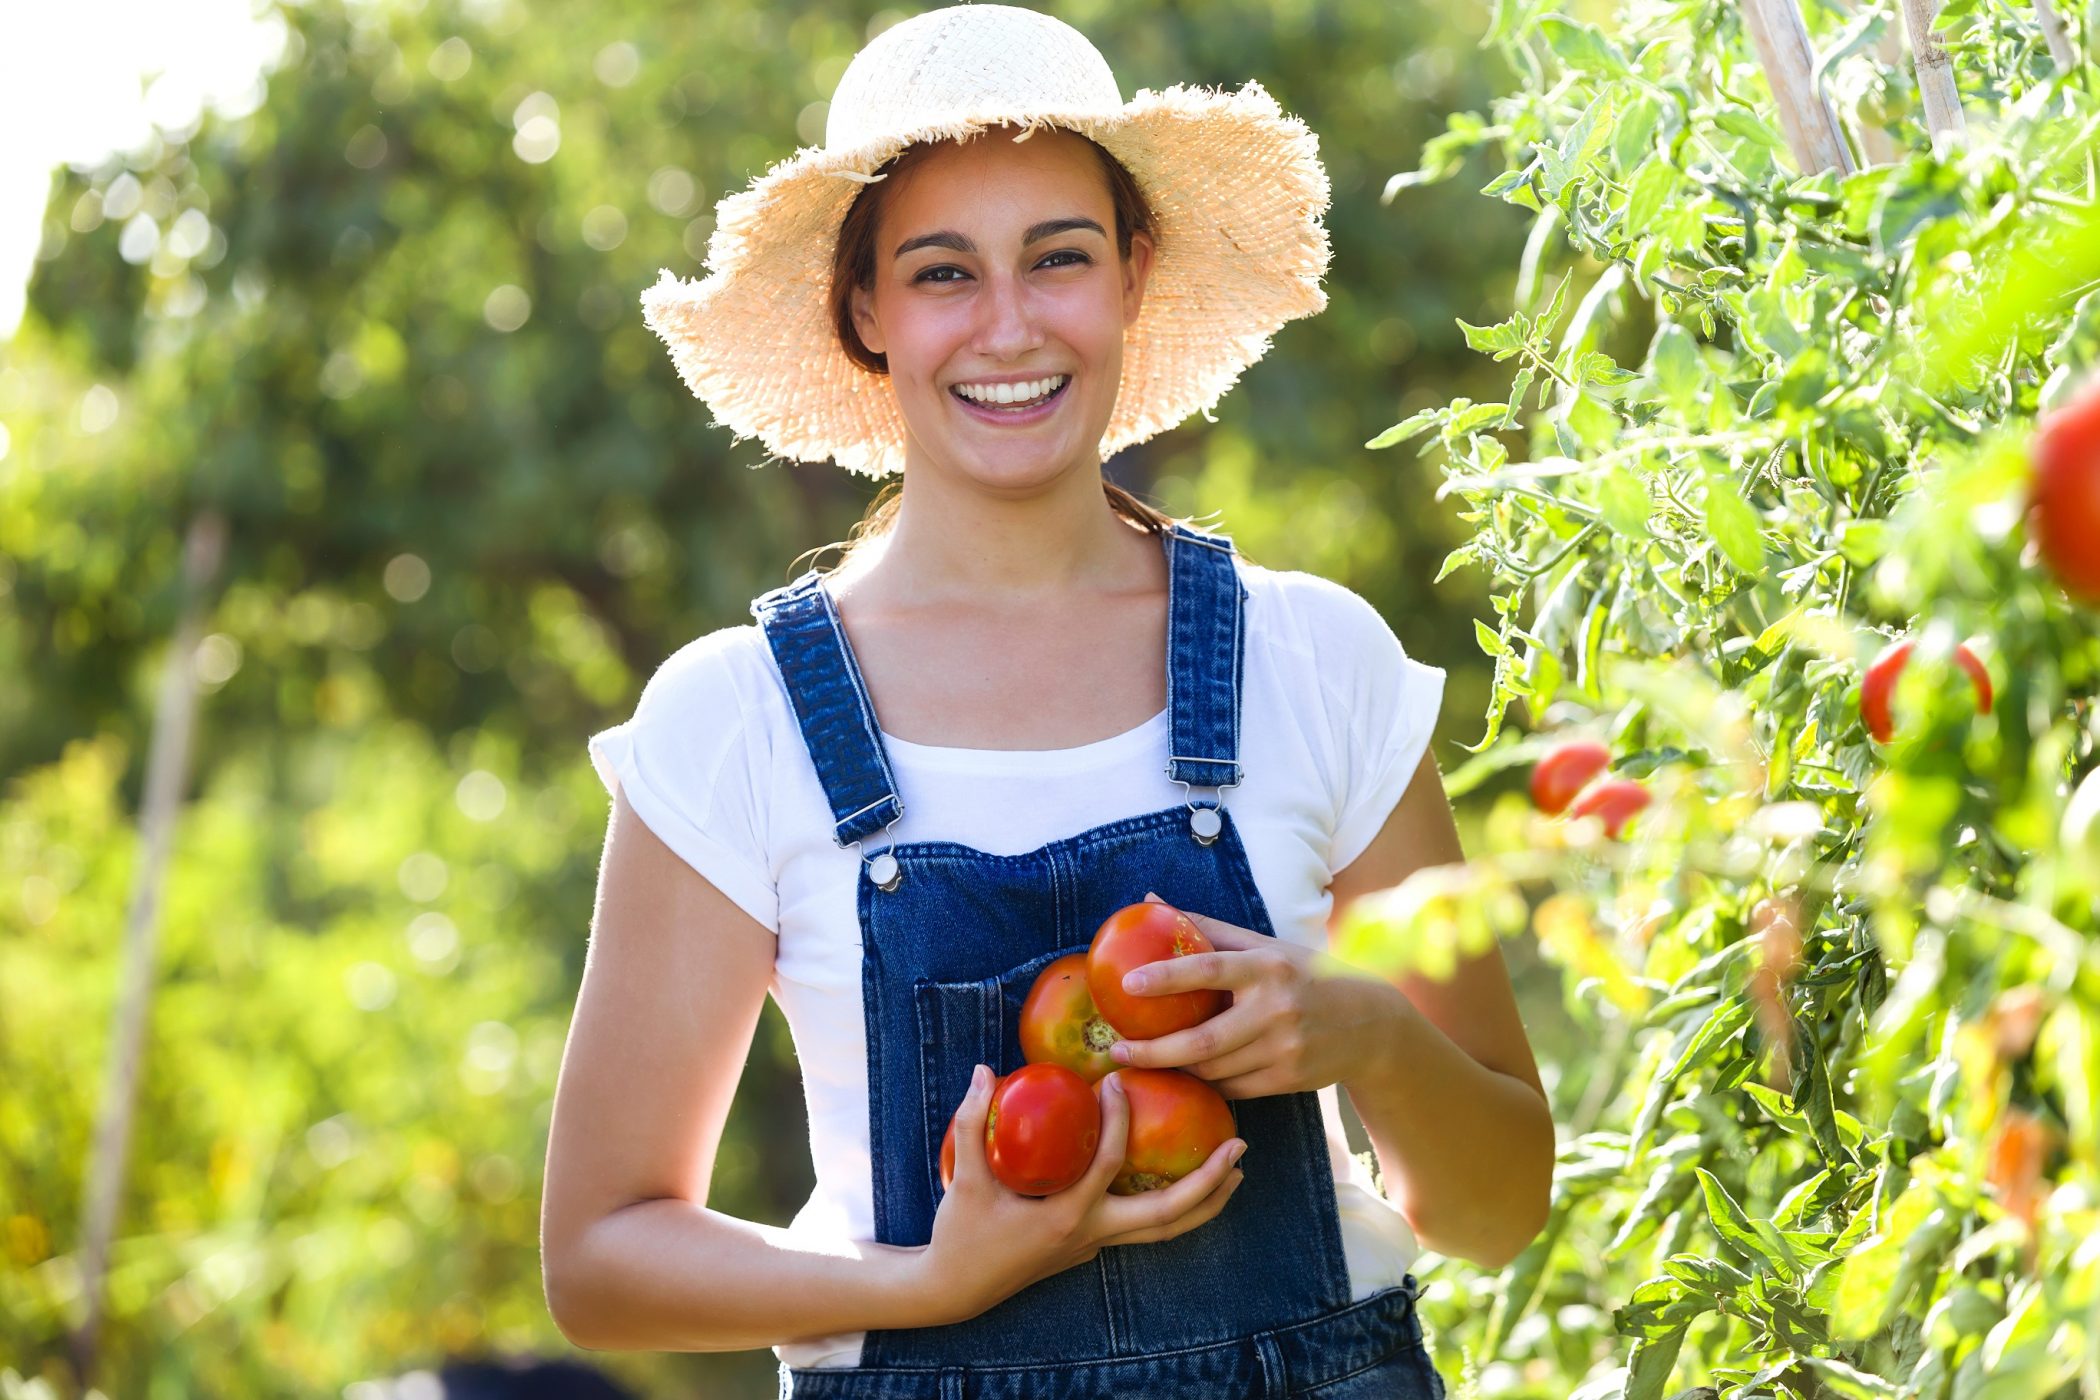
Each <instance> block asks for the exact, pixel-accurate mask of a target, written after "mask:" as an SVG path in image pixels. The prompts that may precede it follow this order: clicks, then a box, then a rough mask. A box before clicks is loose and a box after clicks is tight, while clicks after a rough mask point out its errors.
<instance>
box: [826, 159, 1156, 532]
mask: <svg viewBox="0 0 2100 1400" xmlns="http://www.w3.org/2000/svg"><path fill="white" fill-rule="evenodd" d="M1073 134H1074V135H1077V134H1078V133H1076V132H1075V133H1073ZM1080 139H1081V140H1083V141H1086V143H1087V145H1088V146H1089V147H1091V148H1092V149H1093V152H1094V156H1095V159H1096V160H1097V161H1098V162H1099V163H1100V166H1101V173H1102V175H1103V176H1104V177H1105V178H1106V179H1107V181H1108V194H1109V200H1110V203H1111V204H1112V205H1113V206H1114V208H1115V216H1116V252H1117V254H1118V256H1120V257H1121V258H1122V259H1123V261H1125V262H1128V261H1130V244H1131V237H1132V235H1134V234H1137V233H1141V232H1142V233H1145V234H1147V235H1151V236H1155V237H1156V236H1157V234H1156V232H1155V220H1154V217H1153V213H1152V205H1151V202H1150V201H1148V200H1147V199H1146V198H1145V192H1144V190H1142V189H1140V188H1139V187H1138V182H1137V180H1136V179H1135V178H1133V177H1132V175H1131V173H1130V172H1129V171H1128V170H1126V169H1124V168H1123V163H1122V162H1121V161H1119V160H1117V159H1116V158H1115V157H1114V156H1112V155H1110V154H1109V153H1108V152H1107V151H1105V150H1103V149H1102V148H1101V146H1100V145H1099V144H1098V143H1097V142H1095V141H1092V140H1090V139H1088V138H1087V137H1084V136H1081V137H1080ZM935 148H936V147H935V143H933V142H927V141H921V142H918V143H916V144H914V145H910V146H907V147H905V148H904V149H903V150H902V151H900V152H898V153H897V154H896V155H895V156H893V157H891V158H890V159H889V160H888V161H886V162H884V163H883V164H882V165H881V166H880V167H879V168H877V170H876V171H875V173H876V174H878V175H887V176H901V175H905V174H907V173H909V172H910V171H911V169H912V168H913V167H914V166H916V165H918V164H919V163H920V162H921V161H923V160H925V159H926V157H927V156H928V155H930V154H931V153H932V152H933V151H934V149H935ZM891 183H892V181H891V180H887V179H885V180H879V181H877V182H875V183H873V184H868V185H863V186H862V187H861V192H860V193H859V194H858V195H857V196H855V197H854V200H853V205H852V207H851V208H849V209H848V210H847V211H846V217H845V220H844V221H843V222H842V223H841V224H840V225H839V236H838V244H837V247H836V248H835V250H834V251H833V253H832V259H831V323H832V326H833V328H834V330H836V332H837V333H838V339H839V345H840V347H841V348H843V349H844V350H845V352H846V358H847V359H849V360H851V361H853V363H855V364H857V365H859V366H860V367H861V368H862V369H864V370H867V371H868V372H869V373H871V374H882V375H886V374H888V373H889V372H890V363H889V356H887V355H878V354H876V353H875V352H874V351H872V350H870V349H868V347H867V346H866V345H864V344H862V343H861V338H860V331H859V330H858V329H857V328H856V327H855V326H854V324H853V291H854V289H855V288H856V287H857V288H859V289H860V290H862V291H868V290H871V289H873V287H874V285H875V227H876V225H877V224H878V223H879V222H880V221H881V219H882V201H883V199H884V192H885V191H886V190H887V189H888V187H889V186H890V184H891ZM1101 489H1102V490H1103V492H1105V493H1106V494H1107V496H1108V503H1109V505H1110V507H1111V508H1112V509H1114V510H1115V511H1116V513H1117V514H1119V515H1121V516H1123V517H1124V518H1125V519H1127V520H1129V521H1131V522H1132V523H1134V524H1136V525H1138V526H1140V527H1142V528H1143V529H1145V530H1146V531H1148V532H1149V533H1151V534H1154V535H1163V534H1165V533H1166V532H1167V530H1168V529H1169V528H1170V527H1171V526H1172V525H1173V524H1174V517H1172V516H1170V515H1168V514H1167V513H1166V512H1165V511H1163V510H1161V509H1159V508H1158V507H1157V506H1154V505H1152V504H1150V503H1149V502H1146V501H1142V500H1139V499H1138V498H1137V497H1136V496H1134V495H1132V494H1131V493H1130V492H1128V491H1126V490H1124V489H1123V488H1122V487H1120V486H1118V485H1116V484H1115V483H1114V482H1112V481H1106V480H1104V481H1103V482H1102V483H1101ZM902 492H903V487H902V485H901V484H900V483H899V482H897V481H895V480H891V481H888V482H885V483H884V484H883V487H882V489H881V490H880V491H878V492H876V493H875V499H874V500H872V501H870V502H869V503H868V509H867V512H866V514H864V515H863V516H862V517H861V519H860V521H859V523H858V524H856V525H855V526H854V527H853V530H852V532H851V533H850V534H849V535H848V536H847V538H846V541H845V544H844V552H843V553H842V554H840V556H839V559H838V562H837V563H836V564H834V565H833V566H832V569H831V571H832V572H836V571H837V570H838V569H841V568H843V567H845V564H846V561H847V560H849V559H851V558H852V557H853V553H854V551H855V550H856V549H858V548H860V547H861V546H862V545H864V544H867V543H868V542H870V541H871V540H877V539H880V538H881V537H882V536H884V535H886V534H888V533H889V532H890V530H891V529H892V528H893V527H894V526H895V525H896V521H897V508H898V505H899V504H900V502H901V497H902ZM837 547H838V546H834V545H824V546H821V547H819V548H818V549H814V550H810V551H809V552H808V554H805V555H804V556H803V557H804V558H807V557H808V556H809V554H821V553H822V552H823V551H824V550H826V549H832V548H837ZM798 562H799V561H798Z"/></svg>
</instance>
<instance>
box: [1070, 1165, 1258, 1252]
mask: <svg viewBox="0 0 2100 1400" xmlns="http://www.w3.org/2000/svg"><path fill="white" fill-rule="evenodd" d="M1206 1165H1208V1164H1206ZM1245 1179H1246V1173H1244V1172H1242V1171H1240V1170H1239V1169H1238V1168H1236V1167H1235V1168H1232V1169H1230V1170H1227V1171H1223V1172H1220V1173H1219V1174H1218V1175H1217V1176H1216V1178H1215V1179H1213V1178H1211V1177H1209V1176H1206V1175H1204V1174H1203V1173H1202V1172H1196V1173H1192V1174H1190V1175H1188V1176H1185V1177H1183V1178H1182V1179H1181V1180H1179V1181H1177V1182H1175V1183H1174V1185H1173V1186H1170V1187H1168V1188H1167V1190H1168V1191H1178V1190H1179V1189H1180V1188H1182V1187H1184V1186H1188V1185H1189V1184H1190V1183H1192V1182H1194V1183H1198V1185H1199V1186H1200V1185H1201V1183H1203V1182H1206V1181H1207V1182H1209V1183H1210V1188H1209V1190H1207V1191H1205V1192H1204V1193H1203V1194H1202V1195H1200V1196H1198V1197H1196V1199H1195V1200H1194V1203H1193V1204H1191V1205H1189V1206H1188V1207H1187V1208H1186V1209H1181V1210H1175V1211H1173V1212H1171V1213H1169V1214H1167V1215H1166V1218H1164V1219H1162V1220H1160V1221H1158V1222H1157V1223H1154V1224H1150V1225H1142V1226H1139V1227H1137V1228H1135V1229H1132V1230H1128V1231H1125V1232H1123V1233H1121V1234H1117V1235H1111V1236H1110V1237H1108V1238H1107V1239H1104V1240H1103V1241H1101V1243H1102V1244H1103V1245H1111V1244H1152V1243H1154V1242H1156V1241H1159V1240H1170V1239H1173V1238H1174V1237H1175V1236H1176V1235H1183V1234H1187V1233H1188V1232H1189V1231H1190V1230H1193V1229H1195V1228H1196V1227H1197V1226H1198V1225H1202V1224H1206V1223H1208V1222H1209V1221H1211V1220H1213V1219H1215V1218H1216V1217H1217V1215H1218V1213H1219V1212H1220V1211H1222V1210H1224V1209H1225V1203H1226V1202H1227V1201H1229V1200H1231V1199H1232V1193H1233V1192H1234V1191H1236V1190H1238V1189H1239V1185H1240V1183H1241V1182H1242V1181H1244V1180H1245ZM1145 1194H1146V1196H1164V1195H1165V1194H1166V1193H1165V1192H1162V1191H1148V1192H1146V1193H1145ZM1136 1199H1138V1200H1141V1201H1142V1200H1144V1197H1138V1198H1136Z"/></svg>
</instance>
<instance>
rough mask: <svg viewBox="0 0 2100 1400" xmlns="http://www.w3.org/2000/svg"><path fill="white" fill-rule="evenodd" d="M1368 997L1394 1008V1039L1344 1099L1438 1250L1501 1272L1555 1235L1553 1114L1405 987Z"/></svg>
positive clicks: (1393, 1189)
mask: <svg viewBox="0 0 2100 1400" xmlns="http://www.w3.org/2000/svg"><path fill="white" fill-rule="evenodd" d="M1364 985H1365V988H1366V992H1367V994H1369V995H1373V996H1377V997H1379V998H1380V999H1381V1000H1383V1001H1386V1002H1387V1005H1388V1010H1389V1015H1388V1016H1387V1018H1386V1022H1387V1026H1388V1028H1389V1029H1388V1030H1387V1032H1386V1033H1385V1034H1383V1035H1381V1036H1379V1037H1378V1038H1377V1043H1376V1046H1375V1048H1373V1050H1372V1052H1371V1053H1370V1054H1369V1055H1368V1056H1367V1058H1366V1061H1365V1066H1364V1070H1363V1072H1362V1073H1361V1074H1358V1075H1356V1076H1353V1077H1351V1078H1349V1079H1346V1080H1344V1081H1343V1087H1344V1088H1346V1089H1347V1090H1348V1091H1349V1100H1350V1102H1351V1103H1353V1104H1354V1105H1355V1106H1356V1113H1357V1116H1358V1117H1359V1118H1361V1119H1362V1120H1363V1124H1364V1131H1365V1133H1366V1135H1367V1136H1369V1137H1370V1139H1371V1146H1372V1147H1373V1149H1375V1151H1376V1152H1377V1154H1378V1167H1379V1173H1380V1176H1381V1177H1382V1178H1383V1181H1384V1185H1385V1191H1386V1194H1387V1196H1388V1197H1390V1198H1391V1199H1392V1200H1393V1201H1394V1203H1395V1204H1396V1205H1404V1206H1405V1207H1406V1212H1407V1216H1408V1219H1409V1221H1410V1222H1412V1223H1413V1225H1414V1227H1415V1233H1416V1235H1417V1236H1418V1237H1419V1238H1420V1239H1421V1241H1422V1243H1423V1244H1424V1245H1426V1246H1427V1247H1429V1248H1431V1249H1434V1250H1436V1251H1437V1252H1438V1253H1439V1254H1444V1255H1451V1256H1455V1257H1458V1258H1462V1259H1467V1260H1470V1261H1472V1262H1474V1263H1476V1264H1480V1265H1482V1266H1484V1267H1487V1268H1494V1269H1499V1268H1501V1267H1503V1266H1504V1265H1505V1264H1507V1263H1508V1262H1509V1261H1510V1260H1511V1259H1514V1258H1515V1257H1516V1256H1517V1255H1518V1254H1519V1253H1521V1252H1522V1251H1523V1249H1524V1246H1526V1245H1528V1244H1530V1243H1531V1241H1532V1240H1533V1239H1534V1238H1536V1237H1537V1235H1538V1232H1539V1231H1540V1230H1541V1229H1543V1228H1544V1227H1545V1223H1546V1211H1547V1206H1548V1203H1549V1202H1550V1200H1551V1197H1552V1191H1553V1159H1554V1152H1555V1145H1554V1128H1553V1112H1552V1109H1551V1108H1550V1107H1549V1106H1548V1105H1547V1103H1546V1101H1545V1100H1544V1099H1542V1098H1541V1097H1539V1094H1538V1091H1537V1090H1535V1089H1533V1088H1532V1087H1531V1086H1530V1085H1529V1084H1527V1083H1525V1082H1524V1081H1523V1080H1521V1079H1518V1078H1516V1077H1514V1076H1512V1075H1508V1074H1503V1073H1500V1072H1499V1071H1496V1070H1492V1069H1489V1068H1488V1067H1487V1066H1485V1065H1483V1064H1481V1063H1480V1062H1479V1061H1477V1060H1475V1059H1474V1058H1473V1057H1472V1056H1471V1055H1468V1054H1467V1053H1466V1052H1465V1051H1464V1050H1463V1049H1462V1048H1460V1047H1459V1046H1458V1045H1457V1044H1456V1043H1455V1042H1454V1041H1453V1040H1452V1039H1451V1037H1449V1036H1447V1035H1445V1034H1444V1033H1443V1031H1442V1030H1440V1029H1439V1028H1438V1027H1437V1026H1436V1024H1435V1023H1434V1022H1432V1021H1431V1020H1430V1019H1429V1018H1428V1017H1426V1016H1424V1015H1423V1014H1422V1013H1421V1012H1420V1011H1419V1010H1417V1009H1416V1008H1415V1005H1414V1003H1413V1002H1410V1001H1409V1000H1408V999H1407V998H1406V996H1405V995H1404V994H1402V993H1401V992H1400V990H1399V989H1398V988H1397V987H1394V986H1392V985H1390V984H1387V983H1382V982H1376V981H1374V980H1371V979H1366V980H1365V984H1364Z"/></svg>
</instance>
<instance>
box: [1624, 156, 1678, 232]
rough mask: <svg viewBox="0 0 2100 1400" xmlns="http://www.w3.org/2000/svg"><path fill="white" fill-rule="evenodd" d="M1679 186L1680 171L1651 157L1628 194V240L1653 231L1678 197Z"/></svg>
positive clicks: (1657, 158)
mask: <svg viewBox="0 0 2100 1400" xmlns="http://www.w3.org/2000/svg"><path fill="white" fill-rule="evenodd" d="M1677 185H1678V175H1677V169H1676V167H1675V166H1673V165H1671V164H1670V162H1669V161H1667V160H1665V159H1664V158H1663V157H1661V156H1650V157H1649V158H1648V160H1647V162H1646V163H1645V164H1643V165H1642V166H1641V168H1640V169H1639V170H1638V171H1637V172H1635V174H1634V177H1633V187H1632V188H1631V189H1630V190H1628V191H1627V193H1626V219H1625V223H1624V225H1623V230H1624V233H1625V235H1626V236H1627V237H1628V238H1639V237H1641V236H1643V235H1644V234H1647V233H1649V232H1650V231H1651V228H1652V225H1653V224H1654V223H1655V216H1656V215H1657V214H1658V213H1660V212H1661V211H1662V207H1663V205H1664V204H1666V203H1668V202H1669V198H1670V196H1671V195H1672V194H1674V193H1676V190H1677Z"/></svg>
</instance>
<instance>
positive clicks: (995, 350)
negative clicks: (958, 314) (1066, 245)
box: [976, 273, 1043, 360]
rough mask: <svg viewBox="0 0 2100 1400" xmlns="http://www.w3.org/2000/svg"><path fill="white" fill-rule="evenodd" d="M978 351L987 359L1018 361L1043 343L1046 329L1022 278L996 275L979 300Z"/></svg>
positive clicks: (990, 277)
mask: <svg viewBox="0 0 2100 1400" xmlns="http://www.w3.org/2000/svg"><path fill="white" fill-rule="evenodd" d="M977 306H978V316H979V320H978V325H977V335H976V342H977V349H978V350H979V351H980V352H981V353H982V354H984V355H986V356H987V357H990V358H993V359H1001V360H1011V359H1017V358H1019V357H1020V356H1022V355H1025V354H1027V353H1028V352H1029V351H1030V350H1033V349H1035V348H1036V347H1037V346H1039V345H1041V344H1042V343H1043V329H1042V325H1041V323H1040V321H1039V319H1038V317H1037V314H1036V308H1035V305H1034V303H1033V301H1032V299H1031V297H1030V295H1029V291H1028V288H1027V287H1026V286H1025V285H1024V284H1023V283H1022V281H1021V279H1020V278H1019V277H1015V276H1009V275H1004V274H999V273H993V274H991V275H989V276H987V277H986V278H985V281H984V295H982V296H980V297H979V298H978V299H977Z"/></svg>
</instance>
